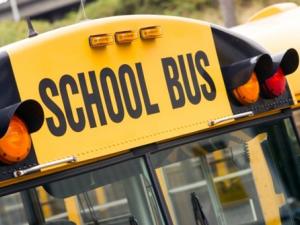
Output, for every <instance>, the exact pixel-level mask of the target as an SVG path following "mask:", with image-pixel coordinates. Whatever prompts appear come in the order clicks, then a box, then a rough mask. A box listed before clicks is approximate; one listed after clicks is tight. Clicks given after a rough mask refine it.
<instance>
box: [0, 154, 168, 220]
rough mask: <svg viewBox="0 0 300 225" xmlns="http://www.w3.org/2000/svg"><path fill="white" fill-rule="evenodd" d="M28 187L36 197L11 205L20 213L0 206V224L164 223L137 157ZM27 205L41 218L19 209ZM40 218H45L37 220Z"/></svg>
mask: <svg viewBox="0 0 300 225" xmlns="http://www.w3.org/2000/svg"><path fill="white" fill-rule="evenodd" d="M30 191H31V192H33V191H34V192H35V193H36V194H37V195H36V196H37V198H35V200H36V201H34V198H30V201H27V200H26V199H23V201H21V199H20V198H19V199H18V204H15V203H13V207H16V205H18V207H19V209H20V211H21V212H23V213H20V214H16V213H15V211H14V213H11V214H8V209H7V210H6V211H2V210H1V211H0V221H1V222H2V218H4V219H5V221H4V222H3V223H1V222H0V224H5V225H23V224H24V225H25V224H29V225H33V224H43V225H58V224H59V225H63V224H66V225H74V224H76V225H89V224H91V225H95V224H101V225H102V224H103V225H106V224H107V225H108V224H109V225H131V224H134V223H133V222H132V221H135V222H137V224H145V225H164V222H163V220H162V216H161V213H160V211H159V207H158V204H157V202H156V199H155V194H154V192H153V189H152V184H151V182H150V179H149V176H148V174H147V171H146V167H145V165H144V161H143V160H141V159H134V160H129V161H126V162H123V163H120V164H116V165H113V166H109V167H106V168H102V169H99V170H96V171H92V172H89V173H85V174H81V175H78V176H75V177H71V178H68V179H64V180H59V181H56V182H52V183H47V184H45V185H43V186H42V187H38V188H35V189H31V190H30ZM4 198H5V199H4ZM4 198H0V199H1V201H3V202H5V204H3V205H5V207H8V206H9V204H8V203H7V202H6V199H7V197H4ZM11 199H12V198H11ZM51 204H52V206H51ZM1 205H2V204H1ZM54 206H55V207H54ZM29 207H30V208H33V207H35V208H38V207H39V208H40V209H41V211H42V213H41V214H42V216H41V217H42V218H38V216H36V215H33V214H30V213H29V214H28V213H25V212H24V210H22V209H23V208H29ZM58 212H59V213H58ZM2 214H3V215H4V217H3V215H2ZM25 215H26V216H27V217H26V216H25ZM43 219H44V221H45V222H43V223H41V222H40V221H41V220H43Z"/></svg>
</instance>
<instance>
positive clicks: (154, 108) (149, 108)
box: [135, 63, 159, 115]
mask: <svg viewBox="0 0 300 225" xmlns="http://www.w3.org/2000/svg"><path fill="white" fill-rule="evenodd" d="M135 68H136V71H137V74H138V78H139V82H140V86H141V90H142V95H143V99H144V103H145V107H146V112H147V114H148V115H150V114H154V113H158V112H159V106H158V104H156V103H154V104H152V103H151V101H150V98H149V94H148V89H147V85H146V82H145V77H144V72H143V68H142V64H141V63H136V64H135Z"/></svg>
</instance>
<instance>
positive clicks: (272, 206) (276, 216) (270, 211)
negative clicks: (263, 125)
mask: <svg viewBox="0 0 300 225" xmlns="http://www.w3.org/2000/svg"><path fill="white" fill-rule="evenodd" d="M266 138H267V135H266V134H265V133H263V134H260V135H257V136H256V137H255V138H253V139H252V140H250V141H249V142H248V143H247V144H248V151H249V152H248V153H249V158H250V167H251V169H252V175H253V178H254V180H255V186H256V190H257V192H258V197H259V201H260V205H261V208H262V212H263V216H264V219H265V223H266V225H281V219H280V211H279V208H280V207H281V206H282V205H283V204H284V202H285V199H284V196H283V194H277V193H276V192H275V189H274V184H273V180H272V176H271V174H270V171H269V168H268V165H267V162H266V159H265V157H264V154H263V151H262V148H261V142H263V141H264V140H266Z"/></svg>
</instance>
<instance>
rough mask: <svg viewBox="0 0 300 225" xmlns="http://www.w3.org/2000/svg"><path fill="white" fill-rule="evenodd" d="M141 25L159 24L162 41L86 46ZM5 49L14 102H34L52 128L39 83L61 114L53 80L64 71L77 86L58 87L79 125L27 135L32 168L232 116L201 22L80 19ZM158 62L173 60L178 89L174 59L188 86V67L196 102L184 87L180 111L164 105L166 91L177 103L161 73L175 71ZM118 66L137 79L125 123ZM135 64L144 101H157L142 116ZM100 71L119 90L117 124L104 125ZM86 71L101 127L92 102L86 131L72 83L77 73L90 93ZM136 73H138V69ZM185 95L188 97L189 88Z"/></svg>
mask: <svg viewBox="0 0 300 225" xmlns="http://www.w3.org/2000/svg"><path fill="white" fill-rule="evenodd" d="M149 26H160V27H161V29H162V37H161V38H157V39H155V40H142V39H140V38H138V39H136V40H134V41H133V42H132V43H131V44H128V45H117V44H113V45H109V46H106V47H104V48H100V49H93V48H91V47H90V46H89V41H88V39H89V36H90V35H95V34H101V33H107V34H114V33H115V32H118V31H126V30H132V31H139V29H141V28H143V27H149ZM6 50H7V51H8V53H9V55H10V59H11V62H12V66H13V71H14V73H15V77H16V82H17V85H18V89H19V92H20V95H21V98H22V99H36V100H38V101H39V102H40V103H41V104H42V105H43V108H44V110H45V117H46V121H47V120H49V119H51V118H53V119H54V122H55V124H56V126H58V125H59V124H58V120H57V118H56V116H55V115H54V113H53V112H52V111H51V110H49V108H48V107H46V105H45V103H44V102H43V101H42V99H41V96H40V93H39V85H40V84H41V81H42V80H43V79H50V80H51V82H52V83H53V84H54V85H55V86H56V88H57V92H58V93H57V94H56V93H54V92H53V91H52V92H51V90H50V88H48V89H47V90H46V94H47V95H48V97H49V98H50V99H51V101H53V102H54V104H56V105H57V106H58V107H59V109H61V110H62V111H63V112H64V113H65V110H64V105H63V100H62V98H61V95H62V94H61V90H60V89H59V83H60V81H61V79H62V77H63V76H64V75H66V74H67V75H70V76H69V77H71V79H73V80H74V82H75V84H76V85H77V90H75V89H71V86H70V85H65V86H66V88H65V89H66V90H67V93H68V97H69V102H70V104H71V111H72V113H73V115H74V120H75V122H78V117H77V112H76V109H78V108H82V110H83V112H84V118H85V125H84V128H83V129H82V130H80V131H74V130H72V129H71V127H70V125H69V124H67V129H66V131H65V132H64V133H63V135H62V136H55V135H53V134H52V133H51V132H50V131H49V128H48V126H47V122H45V123H44V125H43V127H42V129H41V130H40V131H39V132H37V133H35V134H33V135H32V138H33V142H34V146H35V150H36V154H37V158H38V161H39V163H45V162H48V161H53V160H56V159H60V158H63V157H66V156H69V155H75V156H76V157H77V158H78V160H79V161H83V160H87V159H93V158H96V157H100V156H105V155H110V154H116V153H119V152H121V151H124V150H126V149H129V148H133V147H136V146H140V145H145V144H148V143H151V142H157V141H160V140H164V139H168V138H173V137H176V136H179V135H183V134H187V133H190V132H195V131H198V130H201V129H204V128H207V127H208V125H207V122H208V120H211V119H216V118H221V117H224V116H229V115H232V112H231V109H230V105H229V103H228V98H227V94H226V90H225V87H224V83H223V79H222V75H221V71H220V67H219V62H218V58H217V55H216V51H215V46H214V41H213V38H212V31H211V28H210V26H209V25H208V24H206V23H203V22H199V21H196V20H189V19H179V18H175V17H159V16H131V17H114V18H107V19H102V20H95V21H88V22H83V23H81V24H78V25H74V26H71V27H69V28H64V29H59V30H57V31H55V32H50V33H46V34H42V35H39V36H36V37H34V38H32V39H30V40H26V41H24V42H20V43H19V44H17V45H15V46H9V47H7V48H6ZM199 52H200V55H201V56H203V55H204V56H206V57H207V61H206V60H205V59H204V58H205V57H204V58H203V57H202V58H201V57H200V58H199V57H198V58H197V57H196V55H197V54H198V56H199ZM188 57H190V58H191V59H192V61H193V64H194V65H192V68H190V67H189V64H188ZM166 58H168V59H171V61H173V62H175V67H176V68H177V70H178V71H179V79H178V81H179V83H181V85H182V86H183V87H184V85H183V78H182V71H183V70H182V68H181V67H180V66H179V61H180V59H181V60H182V59H183V61H184V62H185V69H186V71H187V75H188V77H189V79H190V80H189V83H190V86H191V85H192V81H191V78H190V73H191V70H195V72H196V75H197V82H198V83H197V85H199V86H200V90H202V91H201V101H200V102H198V103H194V104H192V103H191V102H190V101H189V100H188V98H187V94H186V89H185V88H183V90H184V93H185V94H184V96H185V104H184V106H182V107H178V108H173V107H172V104H171V101H170V92H172V91H173V92H174V95H175V98H178V96H179V92H178V89H177V87H175V86H172V87H171V88H169V89H168V86H167V83H166V78H165V76H166V70H167V71H169V73H170V77H173V76H174V73H175V72H176V71H175V70H176V68H175V67H172V66H170V65H167V66H165V70H164V69H163V59H166ZM124 64H127V65H129V67H130V68H131V69H132V70H133V72H134V76H135V79H136V80H137V86H138V93H139V97H140V99H141V101H142V113H141V115H140V116H138V117H137V118H132V117H131V116H130V115H129V113H128V111H127V110H126V107H125V104H124V98H123V97H124V96H123V94H124V93H123V91H124V89H122V88H120V87H121V86H120V80H119V79H120V78H119V75H118V73H119V69H120V67H121V66H122V65H124ZM137 67H139V68H140V69H142V71H143V75H144V79H145V86H146V87H147V93H148V95H149V100H150V102H151V104H153V105H154V104H157V109H158V110H156V111H155V112H154V113H148V114H147V112H146V107H145V104H146V103H145V102H146V100H145V97H143V95H142V92H143V91H144V92H145V88H144V87H141V86H142V85H141V82H139V80H138V72H137V70H138V68H137ZM201 67H202V71H201ZM104 68H109V70H111V71H113V73H114V75H115V77H116V80H117V83H118V86H119V90H120V92H121V96H122V104H123V107H124V118H122V119H121V121H119V122H113V121H112V119H111V117H110V115H109V114H108V109H107V104H105V102H106V101H105V99H104V97H103V95H104V92H103V86H102V85H101V82H100V80H101V77H100V73H101V71H102V70H103V69H104ZM199 70H200V71H199ZM203 70H205V71H206V72H207V74H208V76H209V77H211V79H212V81H213V83H214V85H215V86H216V87H217V90H216V96H215V97H214V98H212V99H211V100H208V99H207V98H205V95H204V92H203V90H204V89H205V88H206V91H207V92H211V91H212V90H211V86H210V85H209V84H208V82H207V79H205V78H204V75H203V74H204V73H205V72H203ZM89 71H94V72H95V77H96V80H97V81H96V83H97V85H98V88H99V93H100V96H101V101H102V103H103V109H104V114H105V116H106V120H107V124H106V125H101V124H100V120H99V117H98V113H97V109H96V107H95V105H94V106H93V107H94V108H93V113H94V116H95V120H96V126H95V127H93V128H90V124H89V120H88V119H87V111H86V108H85V105H84V100H83V95H82V90H81V87H80V85H79V78H78V73H84V77H85V80H86V83H87V86H88V91H89V92H92V88H91V84H90V78H89V77H88V75H89V74H88V72H89ZM139 75H141V71H140V72H139ZM43 81H45V80H43ZM126 82H128V80H127V81H126ZM176 82H177V81H176ZM111 86H112V85H111V84H110V81H109V82H108V88H109V93H110V97H111V98H112V99H114V97H115V96H114V94H112V93H113V89H112V87H111ZM172 88H173V89H172ZM191 94H194V90H193V88H192V90H191ZM129 95H130V99H131V100H132V99H133V92H132V90H131V87H129ZM220 106H222V108H220ZM112 107H113V109H114V110H116V109H117V104H116V101H115V100H112ZM132 107H133V108H134V107H136V105H135V104H133V106H132Z"/></svg>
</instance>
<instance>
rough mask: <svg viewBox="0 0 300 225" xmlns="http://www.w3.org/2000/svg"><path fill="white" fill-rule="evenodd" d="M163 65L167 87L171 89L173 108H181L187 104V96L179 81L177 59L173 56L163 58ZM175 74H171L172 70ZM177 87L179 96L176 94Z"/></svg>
mask: <svg viewBox="0 0 300 225" xmlns="http://www.w3.org/2000/svg"><path fill="white" fill-rule="evenodd" d="M161 61H162V65H163V70H164V75H165V79H166V82H167V87H168V91H169V96H170V100H171V103H172V107H173V109H175V108H180V107H182V106H184V104H185V97H184V92H183V88H182V85H181V83H180V82H179V73H178V69H177V65H176V61H175V59H173V58H171V57H167V58H162V59H161ZM170 70H171V71H172V74H173V76H171V73H170V72H171V71H170ZM175 89H176V90H177V93H178V98H176V95H175Z"/></svg>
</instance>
